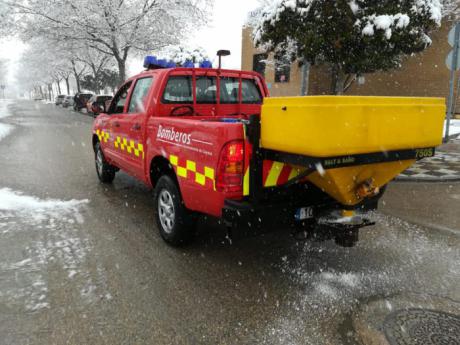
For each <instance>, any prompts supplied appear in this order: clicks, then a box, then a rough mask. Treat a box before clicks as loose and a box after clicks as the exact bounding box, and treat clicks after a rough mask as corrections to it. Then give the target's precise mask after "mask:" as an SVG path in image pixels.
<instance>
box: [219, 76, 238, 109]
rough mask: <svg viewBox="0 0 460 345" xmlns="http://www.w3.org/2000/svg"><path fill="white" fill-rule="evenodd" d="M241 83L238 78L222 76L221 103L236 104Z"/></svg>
mask: <svg viewBox="0 0 460 345" xmlns="http://www.w3.org/2000/svg"><path fill="white" fill-rule="evenodd" d="M239 86H240V83H239V82H238V79H237V78H230V77H222V78H220V103H222V104H236V103H238V89H239Z"/></svg>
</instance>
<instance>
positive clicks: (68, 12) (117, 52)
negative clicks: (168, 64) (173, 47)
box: [3, 0, 211, 82]
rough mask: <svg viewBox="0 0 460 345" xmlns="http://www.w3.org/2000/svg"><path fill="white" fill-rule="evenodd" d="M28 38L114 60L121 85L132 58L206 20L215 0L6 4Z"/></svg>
mask: <svg viewBox="0 0 460 345" xmlns="http://www.w3.org/2000/svg"><path fill="white" fill-rule="evenodd" d="M3 1H4V2H5V3H6V4H7V5H8V6H9V7H10V8H12V9H14V11H15V15H16V17H17V20H16V22H17V23H18V25H19V28H20V30H21V33H22V37H24V38H30V37H36V36H37V35H39V36H44V37H48V38H50V39H53V40H55V41H60V42H62V41H68V40H71V41H75V42H79V43H82V44H86V45H88V46H89V47H90V48H93V49H95V50H97V51H99V52H101V53H103V54H105V55H108V56H110V57H112V58H113V59H114V60H115V62H116V65H117V67H118V72H119V81H120V82H122V81H123V80H124V79H125V77H126V61H127V59H128V57H129V56H130V54H132V53H136V52H137V53H139V52H146V51H152V50H156V51H157V50H160V49H161V48H163V47H165V46H168V45H170V44H177V43H179V41H180V39H181V38H183V36H184V35H185V34H187V33H189V32H190V31H191V30H193V29H192V26H193V25H200V24H202V23H204V22H205V20H206V17H207V16H206V13H207V9H208V8H209V4H210V2H211V0H176V1H170V0H130V1H125V0H79V1H75V0H63V1H60V2H59V6H57V5H56V2H55V1H53V0H14V1H13V0H3Z"/></svg>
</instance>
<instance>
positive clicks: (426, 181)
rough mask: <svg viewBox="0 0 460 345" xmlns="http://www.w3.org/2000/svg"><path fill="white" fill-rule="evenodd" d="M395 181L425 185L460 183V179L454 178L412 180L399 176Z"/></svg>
mask: <svg viewBox="0 0 460 345" xmlns="http://www.w3.org/2000/svg"><path fill="white" fill-rule="evenodd" d="M393 181H395V182H424V183H440V182H460V177H452V178H437V177H433V178H429V177H425V178H411V177H405V176H398V177H396V178H395V179H394V180H393Z"/></svg>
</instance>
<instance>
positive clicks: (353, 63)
mask: <svg viewBox="0 0 460 345" xmlns="http://www.w3.org/2000/svg"><path fill="white" fill-rule="evenodd" d="M443 5H444V7H443ZM455 7H456V6H455V4H454V1H442V0H382V1H374V0H338V1H329V0H277V1H274V2H271V3H266V2H265V4H264V5H262V6H261V8H260V9H259V10H258V15H257V16H256V18H253V19H252V21H251V23H250V24H252V25H253V26H254V32H253V35H254V42H255V44H256V45H257V46H259V47H261V48H264V49H265V50H267V51H270V52H274V53H275V54H276V55H277V56H284V57H285V58H288V59H289V60H290V61H295V60H298V61H299V62H300V63H303V62H309V63H311V64H320V63H327V64H329V65H330V66H331V75H332V80H333V82H332V86H331V92H332V93H336V94H341V93H343V92H344V90H345V88H347V87H349V86H350V85H351V84H350V82H351V81H353V80H354V79H355V76H356V75H360V74H364V73H373V72H376V71H386V70H389V69H393V68H398V67H399V66H400V64H401V61H402V58H403V57H404V56H405V55H409V54H412V53H416V52H420V51H423V50H424V49H426V48H427V47H428V46H429V45H430V44H431V39H430V34H431V32H432V31H433V30H435V29H437V28H439V27H440V25H441V21H442V18H443V16H445V15H447V14H449V13H451V11H452V10H453V9H455Z"/></svg>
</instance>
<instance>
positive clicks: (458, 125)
mask: <svg viewBox="0 0 460 345" xmlns="http://www.w3.org/2000/svg"><path fill="white" fill-rule="evenodd" d="M445 134H446V122H444V132H443V136H444V135H445ZM456 134H459V135H460V120H450V126H449V137H450V136H453V135H456Z"/></svg>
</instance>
